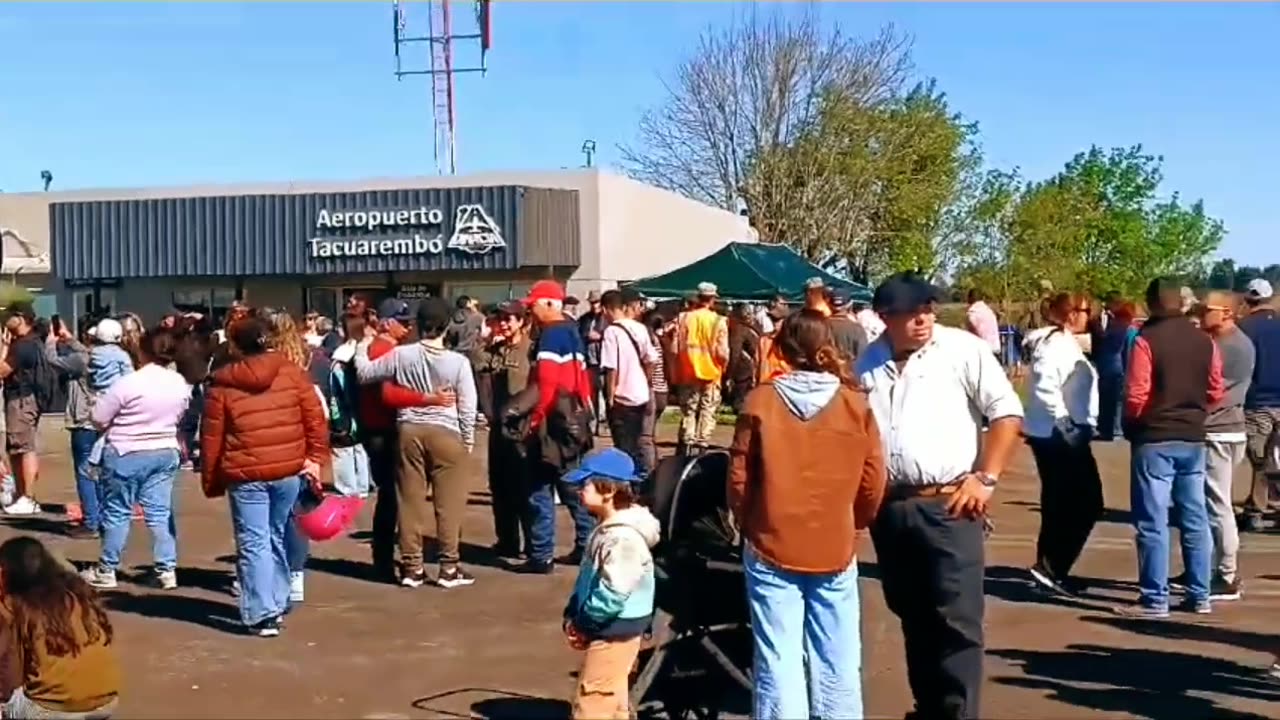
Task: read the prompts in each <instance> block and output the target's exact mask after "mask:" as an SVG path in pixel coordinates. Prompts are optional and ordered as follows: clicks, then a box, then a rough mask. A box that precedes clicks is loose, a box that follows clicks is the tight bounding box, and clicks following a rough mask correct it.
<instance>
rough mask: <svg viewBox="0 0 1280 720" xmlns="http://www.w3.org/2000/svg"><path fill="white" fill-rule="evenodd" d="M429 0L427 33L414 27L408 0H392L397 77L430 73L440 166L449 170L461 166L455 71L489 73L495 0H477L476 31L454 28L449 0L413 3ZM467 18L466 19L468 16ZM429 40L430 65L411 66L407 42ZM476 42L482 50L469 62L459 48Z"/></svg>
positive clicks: (473, 44) (436, 150)
mask: <svg viewBox="0 0 1280 720" xmlns="http://www.w3.org/2000/svg"><path fill="white" fill-rule="evenodd" d="M414 4H415V5H426V6H427V8H426V10H427V13H426V34H425V35H416V34H411V33H410V32H409V20H408V14H407V13H406V6H407V5H408V3H406V2H401V1H400V0H392V2H391V8H392V21H393V23H394V26H395V36H394V37H395V52H396V79H401V78H403V77H405V76H406V75H428V76H430V77H431V115H432V120H433V124H434V126H435V132H434V135H433V147H434V150H435V159H436V172H438V173H440V174H444V173H445V172H448V173H449V174H450V175H452V174H454V173H455V172H457V169H458V164H457V147H458V146H457V139H456V134H457V118H458V113H457V107H456V102H457V100H456V98H457V96H456V94H455V93H454V88H453V80H454V76H455V75H458V74H460V73H480V74H482V75H483V74H484V73H485V72H486V71H487V70H488V67H487V66H486V59H487V57H488V54H489V42H490V7H489V4H490V0H475V3H474V7H475V23H474V25H475V32H471V33H465V34H455V33H454V32H453V27H454V22H455V20H456V17H455V15H454V14H453V12H452V7H451V2H450V0H426V2H420V3H414ZM463 22H466V21H463ZM411 43H426V44H427V45H428V47H429V48H430V51H431V52H430V56H429V57H428V58H427V63H426V67H421V66H418V67H409V68H407V69H406V67H405V61H404V55H405V54H406V53H405V52H403V50H404V48H402V47H401V46H402V45H408V44H411ZM455 47H458V48H472V49H474V48H476V47H478V48H479V50H480V55H479V62H478V64H470V65H467V64H465V63H461V62H459V61H458V59H457V58H455V57H454V49H455Z"/></svg>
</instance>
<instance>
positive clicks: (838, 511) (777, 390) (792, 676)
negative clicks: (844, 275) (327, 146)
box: [729, 309, 885, 720]
mask: <svg viewBox="0 0 1280 720" xmlns="http://www.w3.org/2000/svg"><path fill="white" fill-rule="evenodd" d="M776 348H777V352H778V353H780V355H781V358H782V359H783V360H785V362H786V363H787V366H788V367H789V368H790V370H789V371H787V372H786V373H784V374H782V375H779V376H778V377H775V378H773V379H772V380H770V381H769V382H766V383H765V384H763V385H761V386H759V387H757V388H756V389H754V390H752V391H751V393H750V394H749V395H748V396H747V398H746V401H745V402H744V403H743V408H742V412H741V413H740V414H739V415H738V424H737V429H736V431H735V434H734V439H733V444H732V446H731V447H730V454H731V456H732V463H731V466H730V472H729V504H730V507H731V509H732V510H733V514H734V517H735V518H737V520H738V524H739V527H740V529H741V531H742V537H743V539H744V540H745V544H746V549H745V553H744V563H745V567H746V579H747V600H748V604H749V605H750V608H751V631H752V635H753V636H754V641H755V667H754V673H753V681H754V683H755V692H754V696H755V697H754V703H753V704H754V711H753V712H752V714H751V716H752V717H754V718H761V719H763V720H769V719H771V718H779V719H782V718H785V719H787V720H792V719H795V718H807V717H811V716H812V717H850V718H855V717H863V712H862V681H861V668H862V643H861V638H860V635H859V627H858V624H859V616H860V612H859V603H858V563H857V557H856V550H857V542H858V534H859V532H860V531H862V530H864V529H865V528H866V527H867V526H868V525H869V524H870V523H871V521H872V519H873V518H874V517H875V515H876V512H877V511H878V510H879V508H880V501H881V499H882V498H883V496H884V486H885V469H884V458H883V452H882V450H881V446H880V433H879V431H878V430H877V429H876V423H875V419H874V417H873V416H872V414H871V408H870V406H868V404H867V400H866V397H865V396H864V395H863V393H861V392H859V391H858V390H857V389H856V388H855V387H854V383H853V381H852V379H851V377H850V375H849V372H848V368H847V367H845V366H844V365H843V364H842V362H841V360H840V352H839V351H838V350H837V349H836V347H835V345H834V343H833V342H832V338H831V330H830V327H829V326H828V324H827V321H826V317H825V316H824V315H823V314H822V313H821V312H820V311H818V310H812V309H807V310H804V311H802V312H800V313H798V314H796V315H792V316H791V317H789V318H787V321H786V322H785V323H783V325H782V328H781V330H779V332H778V335H777V339H776ZM806 657H807V658H808V662H807V663H806V662H805V659H806ZM806 665H807V670H808V672H807V675H806Z"/></svg>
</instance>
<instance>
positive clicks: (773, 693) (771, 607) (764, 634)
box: [743, 547, 863, 720]
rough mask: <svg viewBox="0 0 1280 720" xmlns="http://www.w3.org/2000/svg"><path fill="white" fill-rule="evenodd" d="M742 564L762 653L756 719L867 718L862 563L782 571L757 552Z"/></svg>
mask: <svg viewBox="0 0 1280 720" xmlns="http://www.w3.org/2000/svg"><path fill="white" fill-rule="evenodd" d="M743 561H744V565H745V568H746V580H747V602H748V604H749V605H750V606H751V634H752V638H753V643H754V646H755V663H754V665H753V670H752V678H753V680H754V683H755V692H754V701H753V703H752V705H753V709H752V713H751V717H753V718H758V719H762V720H793V719H796V718H808V717H820V718H860V717H862V716H863V714H862V635H861V628H860V627H859V622H860V616H861V611H860V606H859V601H858V563H857V561H856V560H855V561H854V562H853V563H852V564H850V566H849V567H848V569H846V570H844V571H843V572H838V573H834V574H822V575H817V574H805V573H793V572H788V571H786V570H781V569H778V568H776V567H774V566H772V565H770V564H769V563H768V562H767V561H765V560H763V559H761V558H760V557H758V556H757V555H756V554H755V552H754V551H753V550H752V549H751V548H750V547H748V548H747V550H746V553H745V555H744V558H743ZM806 659H807V661H808V671H807V673H806V669H805V665H806Z"/></svg>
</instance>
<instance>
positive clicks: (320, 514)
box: [297, 495, 364, 542]
mask: <svg viewBox="0 0 1280 720" xmlns="http://www.w3.org/2000/svg"><path fill="white" fill-rule="evenodd" d="M363 506H364V500H363V499H362V498H358V497H343V496H341V495H326V496H325V497H324V499H322V500H321V501H320V503H319V504H317V505H315V506H314V507H311V508H307V509H306V510H305V512H304V506H303V505H302V504H299V506H298V508H297V522H298V530H300V531H301V532H302V534H303V535H306V536H307V537H308V538H309V539H311V540H314V541H316V542H323V541H325V540H332V539H333V538H335V537H337V536H338V535H341V534H342V532H343V531H344V530H346V529H347V528H348V527H350V526H351V523H352V522H353V521H355V519H356V515H357V514H359V513H360V508H361V507H363Z"/></svg>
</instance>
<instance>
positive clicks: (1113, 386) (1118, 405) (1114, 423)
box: [1097, 368, 1124, 442]
mask: <svg viewBox="0 0 1280 720" xmlns="http://www.w3.org/2000/svg"><path fill="white" fill-rule="evenodd" d="M1123 412H1124V371H1123V370H1121V369H1119V368H1115V369H1106V370H1100V371H1099V372H1098V436H1097V439H1098V440H1103V441H1107V442H1110V441H1112V440H1115V439H1116V438H1118V437H1123V436H1124V432H1123V430H1122V428H1121V427H1120V418H1121V416H1122V415H1123Z"/></svg>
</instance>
